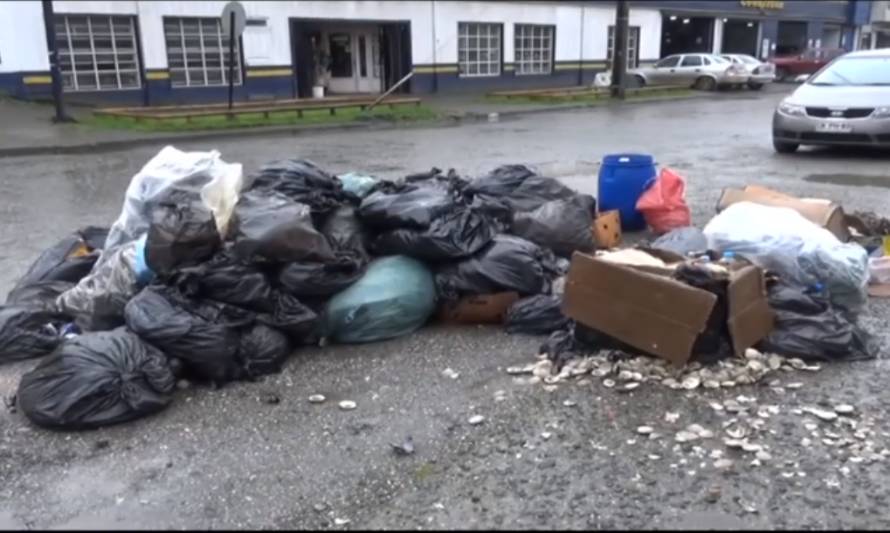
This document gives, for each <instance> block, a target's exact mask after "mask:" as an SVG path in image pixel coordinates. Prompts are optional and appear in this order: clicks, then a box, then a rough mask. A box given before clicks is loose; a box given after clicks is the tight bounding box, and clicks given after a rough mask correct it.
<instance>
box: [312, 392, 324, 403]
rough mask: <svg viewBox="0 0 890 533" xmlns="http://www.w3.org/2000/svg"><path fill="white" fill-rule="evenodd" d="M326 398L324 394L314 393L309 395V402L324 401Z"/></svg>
mask: <svg viewBox="0 0 890 533" xmlns="http://www.w3.org/2000/svg"><path fill="white" fill-rule="evenodd" d="M326 399H327V398H325V397H324V395H323V394H313V395H311V396H309V403H322V402H323V401H325V400H326Z"/></svg>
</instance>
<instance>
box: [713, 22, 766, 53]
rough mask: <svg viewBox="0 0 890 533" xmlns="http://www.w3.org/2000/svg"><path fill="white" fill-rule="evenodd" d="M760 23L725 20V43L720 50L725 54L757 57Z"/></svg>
mask: <svg viewBox="0 0 890 533" xmlns="http://www.w3.org/2000/svg"><path fill="white" fill-rule="evenodd" d="M759 32H760V23H759V22H757V21H754V20H739V19H724V21H723V43H722V46H721V48H720V50H721V51H722V52H723V53H724V54H745V55H749V56H754V57H757V36H758V34H759Z"/></svg>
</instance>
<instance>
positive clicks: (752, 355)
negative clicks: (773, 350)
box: [745, 348, 763, 359]
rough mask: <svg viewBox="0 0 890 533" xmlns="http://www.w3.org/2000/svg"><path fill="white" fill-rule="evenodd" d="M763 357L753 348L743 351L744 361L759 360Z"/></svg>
mask: <svg viewBox="0 0 890 533" xmlns="http://www.w3.org/2000/svg"><path fill="white" fill-rule="evenodd" d="M761 357H763V354H762V353H760V352H758V351H757V350H755V349H754V348H748V349H747V350H745V359H760V358H761Z"/></svg>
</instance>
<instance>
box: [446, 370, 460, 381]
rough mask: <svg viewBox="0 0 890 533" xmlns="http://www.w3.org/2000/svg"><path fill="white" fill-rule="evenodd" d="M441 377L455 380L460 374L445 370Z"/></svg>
mask: <svg viewBox="0 0 890 533" xmlns="http://www.w3.org/2000/svg"><path fill="white" fill-rule="evenodd" d="M442 375H443V376H445V377H446V378H451V379H457V378H459V377H460V372H455V371H454V370H453V369H452V368H446V369H445V370H443V371H442Z"/></svg>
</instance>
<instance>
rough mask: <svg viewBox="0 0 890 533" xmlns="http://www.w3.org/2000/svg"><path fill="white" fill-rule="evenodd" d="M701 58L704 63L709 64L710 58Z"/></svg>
mask: <svg viewBox="0 0 890 533" xmlns="http://www.w3.org/2000/svg"><path fill="white" fill-rule="evenodd" d="M701 60H702V62H703V63H704V64H705V65H710V64H711V60H710V59H708V58H707V57H703V58H701Z"/></svg>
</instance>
